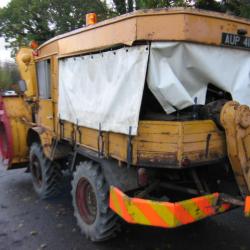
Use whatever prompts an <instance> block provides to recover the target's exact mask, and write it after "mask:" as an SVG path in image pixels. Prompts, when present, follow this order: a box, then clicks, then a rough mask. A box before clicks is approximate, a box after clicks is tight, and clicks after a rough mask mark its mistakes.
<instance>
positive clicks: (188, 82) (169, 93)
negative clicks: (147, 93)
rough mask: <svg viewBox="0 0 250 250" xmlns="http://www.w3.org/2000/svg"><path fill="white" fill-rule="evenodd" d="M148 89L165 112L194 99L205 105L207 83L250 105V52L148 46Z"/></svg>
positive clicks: (165, 44) (183, 45)
mask: <svg viewBox="0 0 250 250" xmlns="http://www.w3.org/2000/svg"><path fill="white" fill-rule="evenodd" d="M147 81H148V86H149V88H150V89H151V91H152V92H153V94H154V95H155V97H156V98H157V99H158V101H159V102H160V104H161V105H162V107H163V108H164V110H165V111H166V112H167V113H171V112H173V111H175V109H174V108H173V107H176V108H177V109H179V110H180V109H183V108H186V107H188V106H190V105H192V104H193V103H194V98H195V97H197V98H198V104H204V103H205V97H206V92H207V85H208V83H212V84H213V85H215V86H216V87H219V88H221V89H223V90H224V91H227V92H229V93H231V95H232V97H233V99H234V100H236V101H239V102H240V103H241V104H246V105H250V52H249V51H244V50H238V49H237V50H236V49H233V48H222V47H215V46H205V45H198V44H191V43H181V42H155V43H152V45H151V50H150V59H149V69H148V76H147Z"/></svg>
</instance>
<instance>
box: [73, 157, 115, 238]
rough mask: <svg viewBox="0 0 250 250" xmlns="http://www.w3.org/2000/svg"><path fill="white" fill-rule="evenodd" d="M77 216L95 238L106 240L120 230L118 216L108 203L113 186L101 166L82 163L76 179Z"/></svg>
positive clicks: (80, 225)
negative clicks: (107, 180)
mask: <svg viewBox="0 0 250 250" xmlns="http://www.w3.org/2000/svg"><path fill="white" fill-rule="evenodd" d="M71 194H72V198H73V207H74V215H75V217H76V220H77V224H78V226H79V227H80V229H81V231H82V233H84V234H85V235H86V236H87V238H89V239H90V240H92V241H105V240H107V239H109V238H112V237H114V236H115V235H116V233H117V231H118V230H119V225H118V222H117V221H118V217H117V216H116V215H115V214H114V212H113V211H112V210H111V209H110V208H109V206H108V199H109V186H108V184H107V183H106V181H105V178H104V176H103V174H102V171H101V168H100V166H99V165H98V164H95V163H93V162H91V161H85V162H81V163H80V164H79V165H78V166H77V168H76V171H75V173H74V178H73V180H72V191H71Z"/></svg>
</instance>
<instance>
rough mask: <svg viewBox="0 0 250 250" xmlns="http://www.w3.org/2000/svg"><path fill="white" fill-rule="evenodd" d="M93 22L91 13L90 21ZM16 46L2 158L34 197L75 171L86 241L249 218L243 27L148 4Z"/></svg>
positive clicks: (248, 59)
mask: <svg viewBox="0 0 250 250" xmlns="http://www.w3.org/2000/svg"><path fill="white" fill-rule="evenodd" d="M92 17H93V19H91V18H92ZM88 18H90V20H92V23H91V22H90V23H91V24H89V25H87V26H86V27H84V28H81V29H78V30H75V31H72V32H69V33H66V34H64V35H60V36H58V37H55V38H53V39H51V40H49V41H48V42H46V43H44V44H42V45H41V46H40V47H38V48H36V49H31V48H21V49H20V51H19V52H18V53H17V63H18V65H19V70H20V75H21V78H22V79H21V81H20V82H19V85H20V95H19V96H18V97H2V98H1V102H0V107H1V113H0V120H1V126H0V128H1V134H0V135H1V140H0V141H1V144H0V148H1V153H2V157H3V159H4V163H5V166H6V168H7V169H13V168H17V167H23V166H25V164H26V166H27V163H29V167H28V170H29V172H30V173H31V175H32V180H33V184H34V188H35V191H36V192H37V193H38V195H39V196H40V197H41V198H49V197H53V196H55V195H58V194H60V192H61V185H62V183H61V181H62V172H63V171H64V170H70V172H71V173H72V176H73V179H72V191H71V193H72V198H73V207H74V211H75V213H74V214H75V217H76V220H77V223H78V225H79V227H80V228H81V230H82V232H83V233H84V234H85V235H86V236H87V237H88V238H90V239H91V240H92V241H103V240H106V239H109V238H111V237H113V236H115V235H116V233H117V232H118V231H119V220H118V217H121V218H123V219H124V220H125V221H127V222H128V223H134V224H142V225H150V226H159V227H164V228H173V227H177V226H181V225H184V224H189V223H193V222H195V221H198V220H200V219H203V218H206V217H208V216H212V215H216V214H218V213H223V212H226V211H228V210H230V209H233V208H235V207H239V206H241V207H243V208H244V210H245V214H246V215H249V213H250V199H249V192H250V178H249V173H250V171H249V169H250V164H249V158H250V153H249V152H250V133H249V132H250V128H249V125H250V111H249V105H250V99H249V95H250V87H249V86H250V79H249V65H250V54H249V49H250V43H249V41H250V38H249V37H248V36H247V35H248V34H250V22H249V21H247V20H245V19H239V18H235V17H232V16H228V15H223V14H219V13H212V12H205V11H199V10H194V9H169V10H168V9H162V10H144V11H136V12H134V13H131V14H128V15H124V16H120V17H117V18H113V19H111V20H107V21H104V22H100V23H95V16H94V14H90V15H88Z"/></svg>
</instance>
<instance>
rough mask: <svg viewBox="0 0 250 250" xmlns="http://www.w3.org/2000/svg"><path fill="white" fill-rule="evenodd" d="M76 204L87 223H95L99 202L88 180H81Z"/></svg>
mask: <svg viewBox="0 0 250 250" xmlns="http://www.w3.org/2000/svg"><path fill="white" fill-rule="evenodd" d="M76 204H77V208H78V211H79V213H80V215H81V218H82V219H83V220H84V222H85V223H87V224H89V225H91V224H93V223H94V221H95V219H96V215H97V200H96V195H95V192H94V189H93V187H92V185H91V184H90V183H89V181H88V180H87V179H86V178H81V179H80V180H79V182H78V184H77V187H76Z"/></svg>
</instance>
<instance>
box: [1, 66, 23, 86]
mask: <svg viewBox="0 0 250 250" xmlns="http://www.w3.org/2000/svg"><path fill="white" fill-rule="evenodd" d="M18 80H19V74H18V71H17V67H16V65H15V64H13V63H8V62H5V63H0V90H3V89H11V87H12V85H13V84H15V83H17V81H18Z"/></svg>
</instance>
